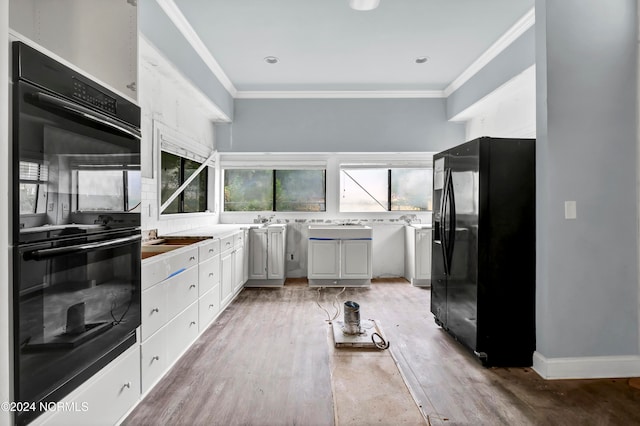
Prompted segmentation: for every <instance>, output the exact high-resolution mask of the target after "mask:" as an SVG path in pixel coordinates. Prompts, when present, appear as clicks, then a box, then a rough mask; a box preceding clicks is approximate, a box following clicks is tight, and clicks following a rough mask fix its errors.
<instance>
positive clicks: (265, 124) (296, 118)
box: [216, 99, 464, 152]
mask: <svg viewBox="0 0 640 426" xmlns="http://www.w3.org/2000/svg"><path fill="white" fill-rule="evenodd" d="M217 128H218V130H217V133H216V136H217V149H218V150H219V151H221V152H252V151H257V152H262V151H272V152H319V151H322V152H385V151H400V152H405V151H409V152H410V151H441V150H443V149H446V148H449V147H452V146H454V145H456V144H459V143H462V142H464V126H463V125H462V124H459V123H449V122H447V118H446V109H445V100H444V99H236V101H235V112H234V121H233V124H231V125H222V126H217Z"/></svg>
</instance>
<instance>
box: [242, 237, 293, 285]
mask: <svg viewBox="0 0 640 426" xmlns="http://www.w3.org/2000/svg"><path fill="white" fill-rule="evenodd" d="M286 229H287V226H286V225H280V224H276V225H269V226H266V227H260V228H253V229H250V230H249V244H248V246H249V252H248V253H247V254H248V258H249V280H248V281H247V283H246V286H247V287H280V286H283V285H284V281H285V278H286V276H285V269H284V268H285V243H286Z"/></svg>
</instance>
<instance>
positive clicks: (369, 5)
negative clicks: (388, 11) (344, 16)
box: [349, 0, 380, 10]
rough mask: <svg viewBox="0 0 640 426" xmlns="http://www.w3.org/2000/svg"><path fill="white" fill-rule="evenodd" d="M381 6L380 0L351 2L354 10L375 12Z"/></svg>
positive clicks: (351, 0)
mask: <svg viewBox="0 0 640 426" xmlns="http://www.w3.org/2000/svg"><path fill="white" fill-rule="evenodd" d="M379 4H380V0H349V6H350V7H351V9H354V10H373V9H375V8H376V7H378V5H379Z"/></svg>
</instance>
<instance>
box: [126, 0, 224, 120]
mask: <svg viewBox="0 0 640 426" xmlns="http://www.w3.org/2000/svg"><path fill="white" fill-rule="evenodd" d="M138 29H139V31H140V32H141V33H142V34H143V35H144V37H146V38H147V40H148V41H149V42H150V43H151V44H153V45H154V46H155V47H156V48H157V49H158V50H159V51H161V52H162V53H164V55H165V56H166V57H167V59H169V60H170V61H171V62H173V63H174V64H179V65H180V66H179V69H180V72H182V73H183V74H184V76H185V77H187V78H188V79H189V80H190V81H191V82H192V83H193V84H194V85H195V86H196V87H197V88H198V89H200V90H201V91H202V93H204V94H205V95H206V96H208V97H209V98H210V99H211V101H213V103H214V104H215V105H217V106H218V108H220V109H221V110H222V111H223V112H224V113H225V114H226V115H227V116H228V117H229V118H230V119H233V97H232V96H231V95H230V94H229V92H227V89H225V88H224V86H223V85H222V84H221V83H220V82H219V81H218V79H217V78H216V77H215V75H213V73H212V72H211V70H210V69H209V67H207V65H206V64H205V63H204V62H203V61H202V59H201V58H200V56H198V54H197V53H196V51H195V50H193V48H192V47H191V45H190V44H189V43H188V42H187V40H186V39H185V38H184V37H183V36H182V34H181V33H180V31H178V29H177V28H176V27H175V25H173V22H171V20H170V19H169V18H168V17H167V15H166V14H165V13H164V11H163V10H162V9H161V8H160V6H159V5H158V3H156V1H155V0H142V1H140V2H139V3H138ZM185 64H188V65H187V66H185Z"/></svg>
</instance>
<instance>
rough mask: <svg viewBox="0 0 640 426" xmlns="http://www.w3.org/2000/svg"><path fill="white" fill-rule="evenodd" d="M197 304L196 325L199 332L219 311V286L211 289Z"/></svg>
mask: <svg viewBox="0 0 640 426" xmlns="http://www.w3.org/2000/svg"><path fill="white" fill-rule="evenodd" d="M198 303H199V306H198V321H199V324H198V325H199V330H200V331H203V330H204V329H205V328H207V327H208V326H209V323H211V320H213V318H215V316H216V315H217V314H218V312H219V311H220V286H219V285H216V286H215V287H213V289H212V290H211V291H209V292H208V293H207V294H205V295H204V296H202V297H201V298H200V300H199V301H198Z"/></svg>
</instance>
